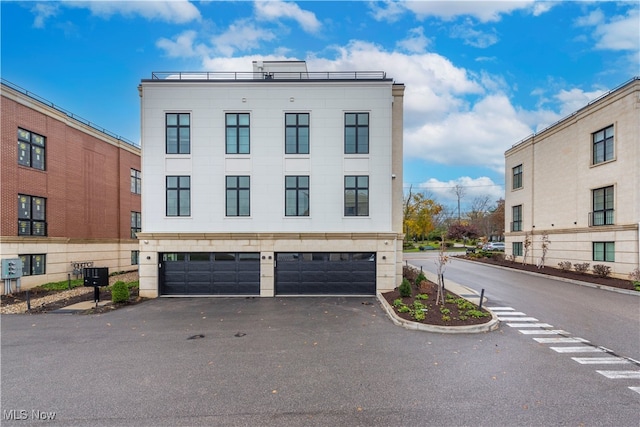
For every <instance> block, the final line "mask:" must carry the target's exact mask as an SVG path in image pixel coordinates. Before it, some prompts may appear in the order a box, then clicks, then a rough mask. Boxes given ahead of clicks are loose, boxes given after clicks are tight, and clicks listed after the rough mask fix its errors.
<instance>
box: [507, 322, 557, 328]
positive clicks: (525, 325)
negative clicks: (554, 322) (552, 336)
mask: <svg viewBox="0 0 640 427" xmlns="http://www.w3.org/2000/svg"><path fill="white" fill-rule="evenodd" d="M507 326H511V327H512V328H553V326H551V325H550V324H548V323H507Z"/></svg>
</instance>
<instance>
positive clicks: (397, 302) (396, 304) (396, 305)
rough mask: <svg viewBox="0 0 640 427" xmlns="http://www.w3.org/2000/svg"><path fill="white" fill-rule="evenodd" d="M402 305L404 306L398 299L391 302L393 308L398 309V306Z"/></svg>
mask: <svg viewBox="0 0 640 427" xmlns="http://www.w3.org/2000/svg"><path fill="white" fill-rule="evenodd" d="M403 305H404V303H403V302H402V300H401V299H400V298H398V299H394V300H393V306H394V307H400V306H403Z"/></svg>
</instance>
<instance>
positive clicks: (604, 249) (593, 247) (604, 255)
mask: <svg viewBox="0 0 640 427" xmlns="http://www.w3.org/2000/svg"><path fill="white" fill-rule="evenodd" d="M596 245H602V259H599V258H597V257H596ZM609 245H611V246H612V249H613V251H607V246H609ZM608 253H609V254H611V256H612V258H610V259H607V254H608ZM591 259H592V260H593V261H602V262H615V261H616V242H592V245H591Z"/></svg>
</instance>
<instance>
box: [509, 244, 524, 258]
mask: <svg viewBox="0 0 640 427" xmlns="http://www.w3.org/2000/svg"><path fill="white" fill-rule="evenodd" d="M511 253H512V255H513V256H522V242H512V243H511Z"/></svg>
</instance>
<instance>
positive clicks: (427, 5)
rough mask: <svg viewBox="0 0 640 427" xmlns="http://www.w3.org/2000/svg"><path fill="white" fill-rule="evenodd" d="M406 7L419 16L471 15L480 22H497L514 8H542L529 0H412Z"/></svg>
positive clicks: (533, 9) (450, 17)
mask: <svg viewBox="0 0 640 427" xmlns="http://www.w3.org/2000/svg"><path fill="white" fill-rule="evenodd" d="M402 4H403V5H404V7H406V8H407V9H409V10H410V11H412V12H413V13H415V14H416V15H417V16H418V17H419V18H424V17H427V16H434V17H437V18H440V19H443V20H445V21H450V20H452V19H454V18H456V17H458V16H471V17H474V18H475V19H477V20H478V21H480V22H496V21H499V20H500V19H501V15H504V14H509V13H511V12H513V11H514V10H519V9H531V10H532V11H533V12H535V13H540V11H541V9H539V8H537V9H536V8H534V6H535V2H534V1H532V0H527V1H486V0H467V1H410V2H406V3H402Z"/></svg>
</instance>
